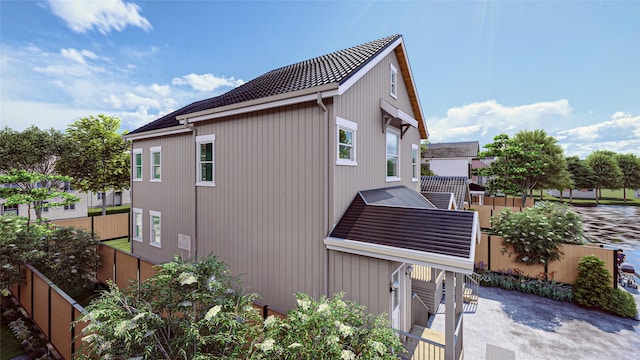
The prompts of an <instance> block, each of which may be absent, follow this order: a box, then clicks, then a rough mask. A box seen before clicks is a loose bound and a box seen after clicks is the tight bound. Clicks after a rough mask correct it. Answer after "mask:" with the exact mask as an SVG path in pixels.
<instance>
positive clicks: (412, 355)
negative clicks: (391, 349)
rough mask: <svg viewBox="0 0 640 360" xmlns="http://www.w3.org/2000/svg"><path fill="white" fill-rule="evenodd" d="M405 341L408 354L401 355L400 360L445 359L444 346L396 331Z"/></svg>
mask: <svg viewBox="0 0 640 360" xmlns="http://www.w3.org/2000/svg"><path fill="white" fill-rule="evenodd" d="M396 332H397V333H398V335H400V337H401V338H403V339H404V347H405V349H406V350H407V353H406V354H400V355H399V358H400V359H407V360H408V359H411V360H442V359H444V344H438V343H437V342H434V341H431V340H429V339H425V338H423V337H420V336H418V335H414V334H410V333H407V332H404V331H400V330H396Z"/></svg>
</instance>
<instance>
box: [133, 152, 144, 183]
mask: <svg viewBox="0 0 640 360" xmlns="http://www.w3.org/2000/svg"><path fill="white" fill-rule="evenodd" d="M133 181H142V149H133Z"/></svg>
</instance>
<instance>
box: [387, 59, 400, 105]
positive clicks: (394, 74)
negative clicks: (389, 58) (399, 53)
mask: <svg viewBox="0 0 640 360" xmlns="http://www.w3.org/2000/svg"><path fill="white" fill-rule="evenodd" d="M389 67H390V69H391V91H390V95H391V96H392V97H393V98H394V99H397V98H398V70H397V69H396V67H395V66H393V64H389Z"/></svg>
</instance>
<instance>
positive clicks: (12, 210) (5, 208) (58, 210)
mask: <svg viewBox="0 0 640 360" xmlns="http://www.w3.org/2000/svg"><path fill="white" fill-rule="evenodd" d="M2 186H5V187H10V186H13V184H4V185H2ZM65 187H66V189H65V191H68V192H70V193H72V194H73V195H76V196H77V197H79V198H80V201H79V202H77V203H75V204H70V205H65V206H56V207H43V208H42V218H43V219H45V218H46V219H48V220H62V219H72V218H79V217H85V216H87V204H88V201H87V199H88V196H87V193H82V192H80V191H78V190H74V189H71V188H70V187H69V184H68V183H67V184H65ZM53 200H55V199H53ZM53 200H52V201H53ZM29 211H30V217H31V219H32V220H35V219H36V211H35V210H34V209H31V210H29V206H27V205H7V204H5V200H4V199H1V198H0V215H6V214H14V215H16V216H24V217H29Z"/></svg>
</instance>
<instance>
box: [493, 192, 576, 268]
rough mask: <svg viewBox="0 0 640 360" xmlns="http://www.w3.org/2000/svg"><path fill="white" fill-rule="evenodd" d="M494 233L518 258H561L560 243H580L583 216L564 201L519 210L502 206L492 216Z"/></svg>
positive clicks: (528, 261) (543, 261)
mask: <svg viewBox="0 0 640 360" xmlns="http://www.w3.org/2000/svg"><path fill="white" fill-rule="evenodd" d="M491 227H492V230H493V232H494V233H495V234H497V235H500V236H502V237H503V238H504V244H505V245H512V246H513V248H514V250H515V251H516V252H517V253H518V256H517V258H516V260H517V261H521V262H524V263H526V264H527V265H533V264H543V265H544V270H545V271H544V272H545V276H546V274H547V273H548V266H549V262H551V261H554V260H558V259H559V258H560V255H561V253H560V249H559V247H558V246H559V245H560V244H581V243H582V220H581V218H580V215H578V214H576V213H574V212H573V211H571V210H570V209H569V207H568V206H567V205H564V204H557V203H550V202H546V201H541V202H538V203H537V204H536V206H534V207H532V208H527V209H525V210H524V211H522V212H512V211H511V210H510V209H503V210H502V211H501V212H500V213H499V214H498V215H496V216H494V217H493V218H492V219H491Z"/></svg>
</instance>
